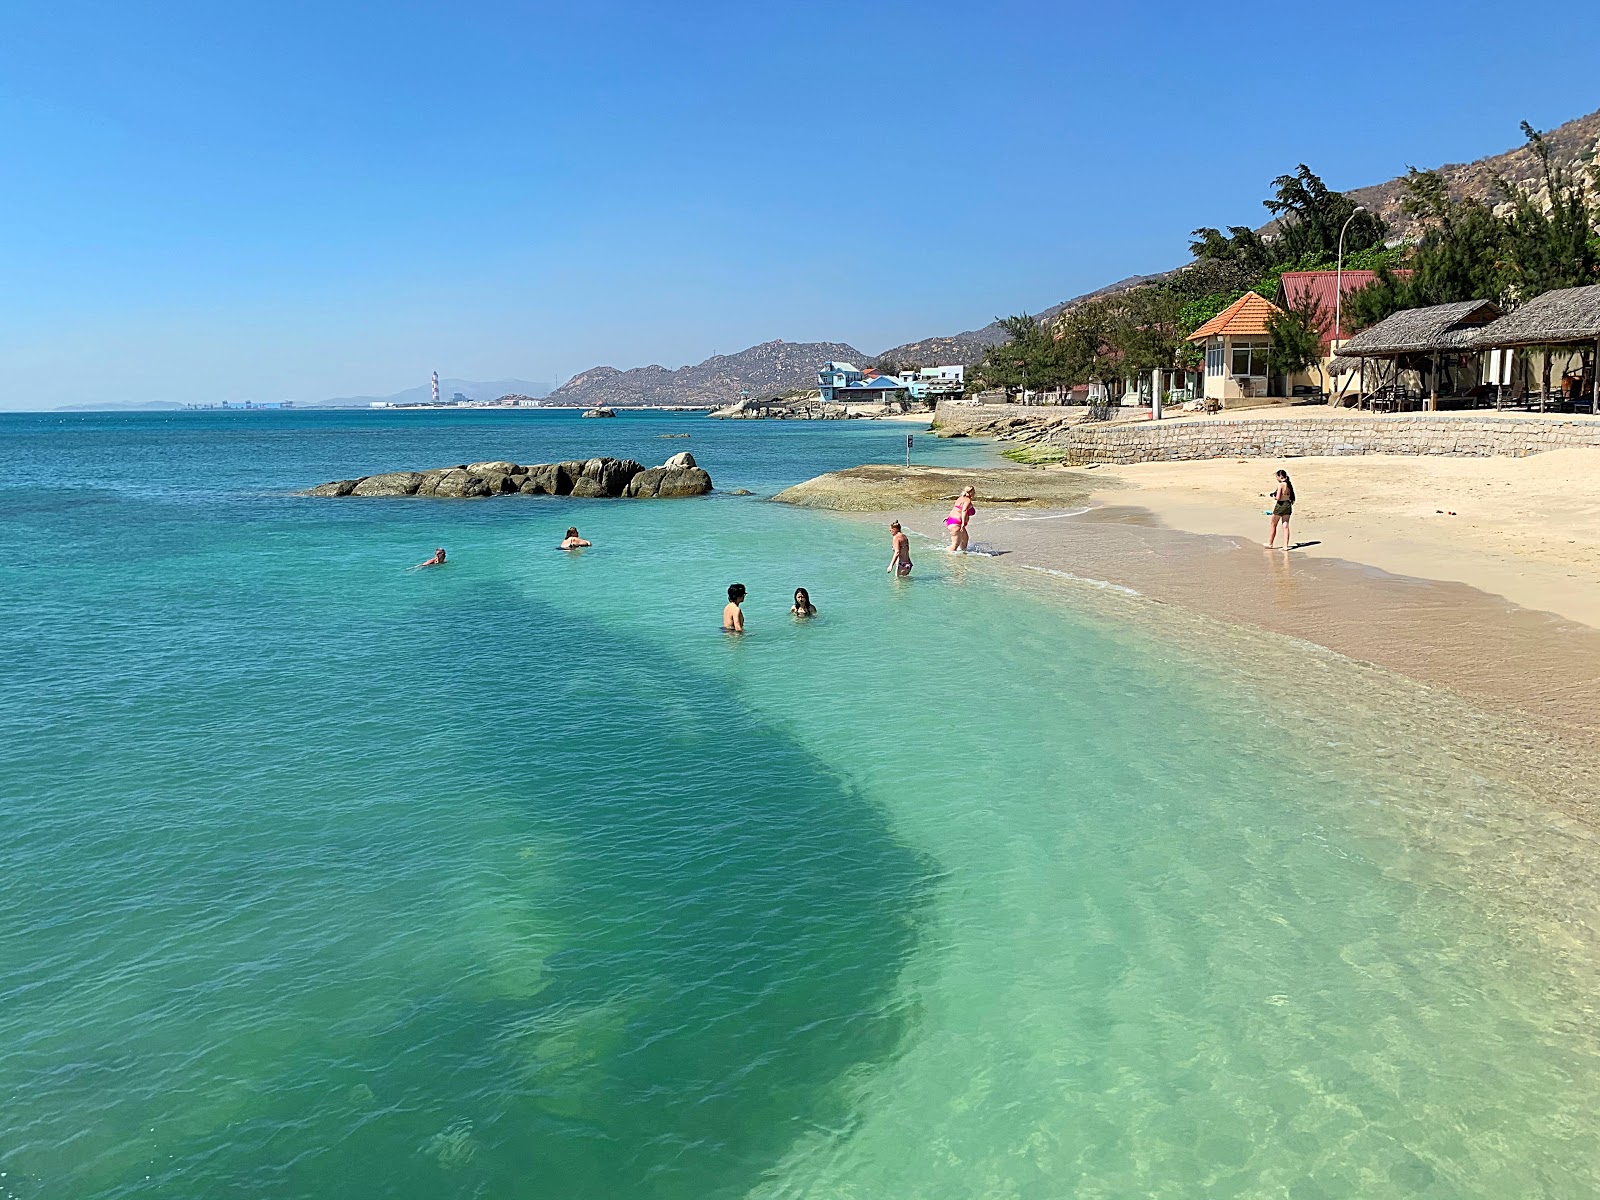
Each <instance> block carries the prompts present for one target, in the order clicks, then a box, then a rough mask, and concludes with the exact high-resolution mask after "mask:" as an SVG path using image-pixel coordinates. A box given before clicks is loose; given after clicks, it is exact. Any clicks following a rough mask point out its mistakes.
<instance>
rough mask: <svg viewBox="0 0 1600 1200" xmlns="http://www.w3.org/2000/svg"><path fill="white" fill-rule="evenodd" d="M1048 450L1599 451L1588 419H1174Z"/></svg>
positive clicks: (1058, 432) (1182, 454)
mask: <svg viewBox="0 0 1600 1200" xmlns="http://www.w3.org/2000/svg"><path fill="white" fill-rule="evenodd" d="M1046 441H1047V442H1048V444H1050V445H1052V446H1059V447H1060V448H1061V450H1062V455H1063V460H1064V461H1065V462H1067V463H1068V464H1069V465H1072V466H1083V465H1086V464H1088V463H1107V464H1126V463H1140V462H1178V461H1183V460H1186V459H1200V458H1299V457H1306V456H1311V455H1341V454H1419V455H1427V454H1435V455H1445V456H1448V457H1455V458H1493V457H1496V456H1500V455H1510V456H1513V457H1521V456H1524V455H1528V454H1539V453H1542V452H1544V451H1546V450H1562V449H1566V448H1567V447H1570V446H1595V447H1600V421H1597V420H1595V419H1594V418H1592V417H1544V418H1533V417H1501V418H1495V417H1488V416H1485V417H1466V416H1460V417H1452V416H1438V415H1435V414H1432V413H1422V414H1415V415H1413V414H1398V415H1394V416H1375V417H1323V418H1317V417H1299V418H1289V419H1274V418H1270V417H1269V418H1259V419H1256V420H1232V421H1229V420H1179V421H1172V422H1170V423H1168V422H1166V421H1162V422H1159V423H1158V422H1151V421H1146V422H1143V423H1130V424H1122V425H1071V426H1060V427H1058V428H1056V429H1053V430H1051V431H1050V432H1049V434H1048V435H1047V437H1046Z"/></svg>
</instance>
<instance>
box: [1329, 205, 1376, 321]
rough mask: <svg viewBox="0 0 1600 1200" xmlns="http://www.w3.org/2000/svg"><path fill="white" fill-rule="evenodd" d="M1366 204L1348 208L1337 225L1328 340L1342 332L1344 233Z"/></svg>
mask: <svg viewBox="0 0 1600 1200" xmlns="http://www.w3.org/2000/svg"><path fill="white" fill-rule="evenodd" d="M1366 211H1367V209H1366V205H1364V204H1358V205H1356V206H1355V207H1354V208H1352V209H1351V210H1350V215H1349V216H1348V217H1346V218H1345V219H1344V224H1343V225H1341V226H1339V257H1338V260H1337V261H1336V262H1335V264H1334V272H1333V337H1332V338H1331V339H1329V340H1330V341H1337V340H1339V335H1340V334H1342V333H1344V324H1343V315H1344V234H1345V230H1347V229H1349V228H1350V222H1351V221H1354V220H1355V219H1356V214H1357V213H1364V212H1366Z"/></svg>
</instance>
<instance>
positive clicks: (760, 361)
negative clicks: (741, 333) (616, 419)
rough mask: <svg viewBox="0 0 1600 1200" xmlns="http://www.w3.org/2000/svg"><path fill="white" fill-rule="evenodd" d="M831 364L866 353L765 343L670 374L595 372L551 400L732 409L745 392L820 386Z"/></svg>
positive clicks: (834, 346) (831, 345)
mask: <svg viewBox="0 0 1600 1200" xmlns="http://www.w3.org/2000/svg"><path fill="white" fill-rule="evenodd" d="M829 361H844V362H851V363H856V364H858V365H859V364H860V363H861V361H862V354H861V351H859V350H857V349H856V348H855V347H854V346H847V345H845V344H844V343H843V342H782V341H778V342H762V343H761V345H759V346H751V347H750V348H749V349H748V350H741V351H739V353H737V354H718V355H715V356H714V357H712V358H708V359H706V360H705V362H702V363H696V364H695V365H694V366H692V367H679V368H678V369H677V370H676V371H669V370H667V368H666V367H662V366H657V365H656V364H654V363H652V364H651V365H650V366H648V367H635V368H633V369H632V370H631V371H619V370H617V369H616V368H615V367H594V368H592V369H591V370H588V371H584V372H583V373H582V374H579V375H574V376H573V377H572V378H571V379H569V380H567V381H566V382H565V383H563V384H562V385H561V386H560V387H558V388H557V389H556V390H555V391H553V392H551V393H550V395H549V397H548V398H547V403H550V404H582V405H585V406H592V405H597V404H606V405H610V406H611V407H613V408H624V407H627V406H629V405H639V404H715V405H718V406H721V405H725V404H732V403H734V402H735V401H736V400H738V399H739V394H740V393H741V392H746V391H747V392H749V393H750V394H751V395H752V396H772V395H776V394H778V393H779V392H787V391H791V390H793V389H795V388H802V387H815V386H816V384H817V368H818V367H820V366H821V365H822V364H823V363H825V362H829Z"/></svg>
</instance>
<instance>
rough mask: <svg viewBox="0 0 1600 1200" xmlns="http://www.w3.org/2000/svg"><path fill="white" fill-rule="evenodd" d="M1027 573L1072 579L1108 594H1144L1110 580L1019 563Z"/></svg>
mask: <svg viewBox="0 0 1600 1200" xmlns="http://www.w3.org/2000/svg"><path fill="white" fill-rule="evenodd" d="M1018 565H1019V566H1020V567H1022V569H1023V570H1025V571H1038V572H1039V573H1041V574H1043V575H1054V576H1056V577H1057V578H1058V579H1070V580H1072V582H1073V583H1087V584H1088V585H1089V586H1090V587H1097V588H1104V589H1105V590H1106V591H1108V592H1121V593H1122V594H1123V595H1124V596H1139V597H1141V598H1142V597H1143V596H1144V593H1143V592H1141V591H1139V590H1138V589H1137V588H1131V587H1128V586H1126V585H1125V584H1121V583H1112V582H1111V581H1110V580H1109V579H1090V578H1088V577H1087V576H1085V575H1074V574H1073V573H1072V572H1071V571H1058V570H1056V569H1055V568H1054V567H1036V566H1034V565H1032V564H1031V563H1019V564H1018Z"/></svg>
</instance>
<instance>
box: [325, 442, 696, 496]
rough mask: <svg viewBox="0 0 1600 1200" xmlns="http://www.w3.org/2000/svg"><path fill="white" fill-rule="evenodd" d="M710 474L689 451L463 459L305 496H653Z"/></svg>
mask: <svg viewBox="0 0 1600 1200" xmlns="http://www.w3.org/2000/svg"><path fill="white" fill-rule="evenodd" d="M710 490H711V476H710V475H708V474H706V473H705V471H704V470H702V469H701V468H700V467H698V466H697V465H695V461H694V455H692V454H689V453H688V452H687V451H685V452H684V453H682V454H674V455H673V456H672V457H671V458H669V459H667V461H666V462H664V463H662V464H661V465H660V466H659V467H645V466H643V465H641V464H640V463H637V462H634V460H633V459H631V458H591V459H587V460H576V459H575V460H571V461H568V462H558V463H534V464H531V465H528V466H524V465H522V464H520V463H514V462H479V463H464V464H462V465H460V466H455V467H434V468H433V469H432V470H428V471H389V472H387V473H385V474H382V475H363V476H362V477H361V478H359V479H336V480H334V481H333V482H331V483H323V484H318V485H317V486H316V487H314V488H312V489H311V490H310V491H309V492H307V493H306V494H307V495H308V496H434V497H439V498H444V499H470V498H475V497H479V496H508V495H512V494H520V495H524V496H584V497H595V498H605V497H627V498H630V499H640V500H655V499H667V498H670V497H675V496H703V495H705V494H706V493H707V492H709V491H710Z"/></svg>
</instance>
